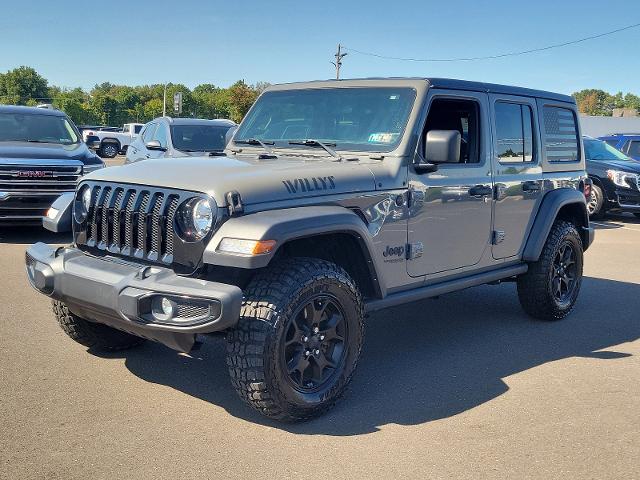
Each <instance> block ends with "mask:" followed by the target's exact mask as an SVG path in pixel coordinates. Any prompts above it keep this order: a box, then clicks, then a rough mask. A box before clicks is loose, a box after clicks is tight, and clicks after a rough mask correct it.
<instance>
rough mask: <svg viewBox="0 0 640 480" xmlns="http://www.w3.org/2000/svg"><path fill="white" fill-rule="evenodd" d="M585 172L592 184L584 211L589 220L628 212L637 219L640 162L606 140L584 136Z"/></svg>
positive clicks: (639, 201)
mask: <svg viewBox="0 0 640 480" xmlns="http://www.w3.org/2000/svg"><path fill="white" fill-rule="evenodd" d="M583 143H584V154H585V157H586V160H587V173H588V174H589V178H591V180H592V181H593V186H592V188H591V195H590V198H589V200H588V202H587V210H588V211H589V215H590V216H591V218H602V217H603V216H604V215H606V213H607V212H609V211H611V212H631V213H633V214H634V215H635V216H636V217H638V218H640V162H638V161H636V160H634V159H632V158H630V157H628V156H627V155H625V154H624V153H622V152H621V151H619V150H617V149H615V148H614V147H612V146H611V144H609V143H608V142H606V141H603V140H598V139H595V138H591V137H584V138H583Z"/></svg>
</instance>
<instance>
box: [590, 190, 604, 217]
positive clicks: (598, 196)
mask: <svg viewBox="0 0 640 480" xmlns="http://www.w3.org/2000/svg"><path fill="white" fill-rule="evenodd" d="M587 212H589V217H591V218H593V219H598V218H602V217H604V215H605V213H606V211H605V209H604V194H603V193H602V189H601V188H600V187H599V186H598V185H596V184H593V185H592V186H591V195H590V196H589V200H588V201H587Z"/></svg>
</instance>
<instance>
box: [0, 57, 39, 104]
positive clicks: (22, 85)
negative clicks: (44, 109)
mask: <svg viewBox="0 0 640 480" xmlns="http://www.w3.org/2000/svg"><path fill="white" fill-rule="evenodd" d="M47 100H49V91H48V88H47V80H46V79H45V78H44V77H42V76H41V75H40V74H38V72H36V71H35V70H34V69H33V68H31V67H24V66H22V67H18V68H14V69H13V70H9V71H8V72H7V73H5V74H4V75H2V79H1V81H0V102H2V103H11V104H17V105H26V104H27V103H29V102H30V101H31V103H40V102H43V101H47Z"/></svg>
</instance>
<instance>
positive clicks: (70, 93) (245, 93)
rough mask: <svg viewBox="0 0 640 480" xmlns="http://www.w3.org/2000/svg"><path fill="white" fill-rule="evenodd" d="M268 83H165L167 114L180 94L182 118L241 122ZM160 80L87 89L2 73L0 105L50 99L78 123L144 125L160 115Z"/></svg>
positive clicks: (18, 72)
mask: <svg viewBox="0 0 640 480" xmlns="http://www.w3.org/2000/svg"><path fill="white" fill-rule="evenodd" d="M267 86H268V84H267V83H263V82H261V83H257V84H255V85H249V84H247V83H245V82H244V80H239V81H237V82H236V83H234V84H233V85H231V86H230V87H228V88H222V87H217V86H215V85H213V84H202V85H198V86H197V87H195V88H194V89H193V90H191V89H189V88H188V87H186V86H185V85H182V84H179V83H169V84H167V97H166V98H167V109H166V111H167V114H168V115H173V96H174V94H175V93H177V92H182V114H181V116H183V117H198V118H229V119H231V120H233V121H235V122H240V120H242V118H243V117H244V115H245V114H246V113H247V111H248V110H249V108H250V107H251V105H252V104H253V102H254V101H255V99H256V98H257V97H258V95H259V94H260V93H261V92H262V91H263V90H264V89H265V88H266V87H267ZM164 88H165V86H164V84H154V85H140V86H135V87H130V86H126V85H114V84H112V83H109V82H105V83H101V84H100V85H96V86H95V87H93V88H92V89H91V90H89V91H85V90H83V89H82V88H60V87H57V86H54V85H49V83H48V81H47V80H46V79H45V78H44V77H43V76H42V75H40V74H39V73H38V72H36V70H34V69H33V68H31V67H25V66H22V67H18V68H15V69H13V70H9V71H8V72H6V73H0V104H7V105H38V104H42V103H50V104H52V105H53V106H54V107H55V108H58V109H60V110H62V111H64V112H65V113H66V114H67V115H69V117H71V119H72V120H73V121H74V122H75V123H76V124H77V125H87V124H89V125H112V126H119V125H122V124H123V123H128V122H139V123H146V122H148V121H150V120H152V119H153V118H156V117H159V116H161V115H162V107H163V97H164Z"/></svg>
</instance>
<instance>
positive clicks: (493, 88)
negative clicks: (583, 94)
mask: <svg viewBox="0 0 640 480" xmlns="http://www.w3.org/2000/svg"><path fill="white" fill-rule="evenodd" d="M425 80H427V81H428V82H429V84H430V85H431V86H432V87H433V88H448V89H451V90H480V91H483V92H487V93H501V94H503V95H520V96H525V97H539V98H546V99H548V100H557V101H560V102H568V103H574V104H575V103H576V100H575V98H573V97H572V96H571V95H563V94H561V93H554V92H547V91H545V90H535V89H532V88H524V87H514V86H510V85H499V84H496V83H484V82H470V81H467V80H456V79H453V78H425Z"/></svg>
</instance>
